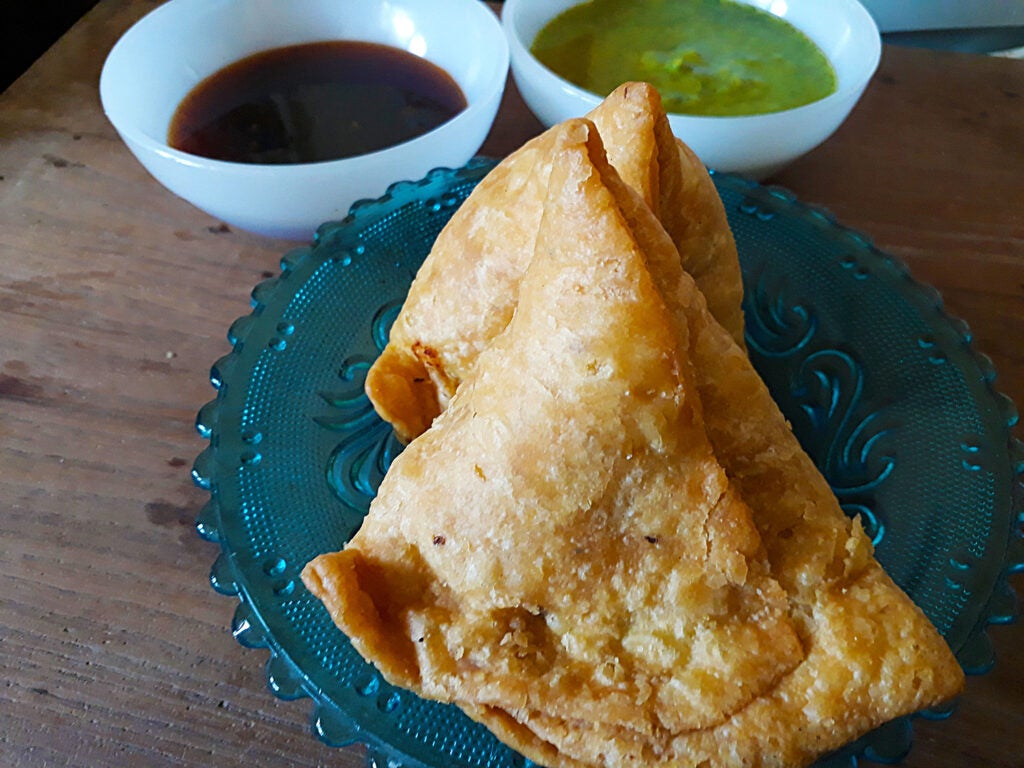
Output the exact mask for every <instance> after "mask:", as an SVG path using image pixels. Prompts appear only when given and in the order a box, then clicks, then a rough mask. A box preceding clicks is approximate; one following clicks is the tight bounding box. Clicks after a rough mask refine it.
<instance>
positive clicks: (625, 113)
mask: <svg viewBox="0 0 1024 768" xmlns="http://www.w3.org/2000/svg"><path fill="white" fill-rule="evenodd" d="M589 118H590V119H591V120H593V122H594V124H595V125H596V126H597V129H598V132H599V133H600V134H601V137H602V140H603V141H604V144H605V146H606V150H607V154H608V159H609V161H610V162H611V164H612V165H613V166H614V167H615V168H616V169H617V170H618V172H619V173H620V175H621V176H622V178H623V179H624V180H625V182H626V183H627V184H629V185H630V186H631V187H632V188H633V189H634V190H635V191H636V192H637V193H638V194H639V195H640V196H641V197H642V198H643V200H644V202H646V203H647V205H648V206H650V207H651V208H652V209H653V210H655V211H658V212H659V216H660V217H661V218H662V220H663V222H664V224H665V227H666V229H667V230H668V231H669V232H670V234H671V235H672V236H673V237H677V238H679V243H680V246H681V247H680V248H678V250H679V251H680V253H681V254H682V256H681V257H682V258H683V260H684V268H685V269H687V271H690V272H691V274H693V275H694V276H695V277H696V279H697V283H698V285H699V286H701V287H702V288H703V289H704V290H706V291H707V292H708V295H709V301H710V306H711V307H712V308H713V310H714V311H716V312H721V313H722V318H721V319H722V322H723V323H724V324H725V325H726V327H727V328H729V329H730V331H731V332H733V333H734V336H735V338H736V339H737V340H738V342H739V343H740V344H742V332H743V331H742V327H743V326H742V311H741V309H740V301H741V299H742V283H741V279H740V272H739V262H738V260H737V255H736V248H735V244H734V243H733V239H732V234H731V232H730V230H729V227H728V222H727V221H726V219H725V212H724V210H723V209H722V203H721V201H720V200H719V198H718V194H717V192H716V191H715V189H714V185H713V184H712V182H711V179H710V177H709V176H708V174H707V171H706V170H705V169H704V167H703V165H701V164H700V162H699V161H698V160H696V158H695V156H693V155H692V153H689V150H688V149H686V148H685V147H684V146H682V145H681V144H680V143H678V142H677V140H676V139H675V138H674V137H673V136H672V132H671V129H670V127H669V124H668V119H667V117H666V116H665V113H664V110H663V109H662V107H661V98H660V96H659V95H658V93H657V91H656V90H655V89H654V88H652V87H651V86H650V85H648V84H646V83H627V84H625V85H623V86H621V87H620V88H618V89H616V91H615V92H614V93H612V94H611V95H610V96H609V97H608V98H607V99H605V100H604V101H603V102H602V103H601V104H600V105H599V106H598V107H597V108H596V109H595V110H594V111H593V112H592V113H591V114H590V115H589ZM554 135H555V132H554V129H552V130H549V131H547V132H546V133H544V134H542V135H541V136H538V137H537V138H535V139H533V140H532V141H530V142H527V143H526V144H525V145H523V147H521V148H520V149H519V150H517V151H516V152H514V153H513V154H511V155H510V156H509V157H507V158H506V159H505V160H504V161H502V162H501V163H500V164H499V165H498V166H497V167H496V168H495V169H494V170H493V171H491V173H489V174H488V175H487V176H486V177H485V178H484V179H483V180H482V181H481V182H480V184H479V185H478V186H477V188H476V189H475V190H474V191H473V192H472V194H471V195H470V196H469V198H468V199H467V200H466V201H465V203H464V204H463V205H462V207H461V208H460V209H459V211H457V212H456V214H455V215H454V216H453V218H452V220H451V221H450V222H449V223H448V225H447V226H446V227H445V229H444V230H443V231H442V232H441V234H440V235H439V237H438V238H437V241H436V242H435V244H434V246H433V248H432V250H431V252H430V254H429V256H428V257H427V259H426V260H425V262H424V264H423V265H422V267H421V268H420V270H419V272H418V273H417V276H416V279H415V280H414V281H413V284H412V286H411V288H410V290H409V294H408V296H407V298H406V301H405V304H404V305H403V307H402V310H401V312H400V313H399V315H398V318H397V319H396V320H395V323H394V325H393V326H392V328H391V333H390V338H389V342H388V345H387V347H386V348H385V349H384V352H383V353H382V354H381V356H380V357H379V358H378V359H377V361H376V362H375V363H374V365H373V367H372V368H371V370H370V372H369V374H368V376H367V382H366V390H367V394H368V395H369V397H370V400H371V401H372V402H373V404H374V407H375V408H376V409H377V412H378V413H379V414H380V415H381V417H382V418H384V419H385V420H386V421H388V422H390V423H391V424H392V425H393V426H394V428H395V432H396V433H397V434H398V436H399V437H401V438H402V439H403V440H404V441H406V442H408V441H409V440H411V439H412V438H414V437H415V436H416V435H418V434H420V433H421V432H423V431H424V430H425V429H426V428H427V427H428V426H429V425H430V423H431V421H432V420H433V419H434V417H436V416H437V414H438V413H440V412H441V411H442V410H443V409H444V408H445V407H446V406H447V404H448V401H449V400H450V399H451V396H452V395H453V394H454V392H455V390H456V388H457V387H458V384H459V382H461V381H462V379H463V378H464V377H465V376H466V374H467V373H468V372H469V370H470V369H471V368H472V366H473V364H474V363H475V362H476V358H477V356H478V355H479V354H480V352H481V351H482V350H483V349H484V348H486V347H487V346H488V345H489V344H490V342H491V340H492V339H493V338H494V336H495V335H497V334H498V333H499V332H500V331H501V330H502V329H504V327H505V326H506V325H507V324H508V321H509V319H510V318H511V317H512V313H513V311H514V309H515V306H516V302H517V300H518V299H517V297H518V293H519V282H520V280H521V279H522V276H523V273H524V272H525V271H526V268H527V266H528V264H529V260H530V259H531V258H532V255H533V244H534V241H535V239H536V236H537V231H538V228H539V226H540V220H541V212H542V209H543V205H544V200H545V198H546V193H547V186H548V179H549V176H550V171H551V153H552V148H553V144H554ZM688 153H689V154H688ZM684 173H685V174H686V176H685V178H684V177H683V174H684Z"/></svg>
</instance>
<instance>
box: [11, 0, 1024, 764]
mask: <svg viewBox="0 0 1024 768" xmlns="http://www.w3.org/2000/svg"><path fill="white" fill-rule="evenodd" d="M156 5H157V3H155V2H147V1H145V0H103V1H102V2H101V3H100V4H99V5H98V6H97V7H96V8H95V9H94V10H93V11H91V12H90V13H89V14H88V15H87V16H86V17H85V18H84V19H83V20H82V21H81V22H79V24H78V25H76V26H75V27H74V28H73V29H72V30H71V32H70V33H69V34H68V35H66V36H65V37H64V38H62V39H61V40H60V41H59V42H58V43H57V44H56V45H55V46H54V47H53V48H52V49H51V50H50V51H49V52H48V53H47V54H46V55H45V56H44V57H43V58H42V59H41V60H40V61H38V62H37V63H36V65H35V66H34V67H33V68H32V69H31V70H29V72H28V73H26V74H25V75H24V76H23V77H22V78H21V79H19V80H18V81H17V82H16V83H15V84H14V85H13V86H12V87H11V88H10V89H9V90H8V91H7V92H5V93H4V94H3V95H0V520H2V526H0V595H2V597H0V765H4V766H12V768H40V767H42V766H146V767H147V768H162V767H163V766H208V765H216V766H243V765H244V766H253V765H259V766H264V767H268V768H272V767H273V766H319V765H328V764H329V765H331V766H339V767H341V768H344V766H351V767H354V766H357V765H361V764H362V752H361V750H360V749H358V748H353V749H346V750H333V749H329V748H327V747H325V746H323V745H321V744H320V743H319V742H318V741H317V740H316V739H315V738H314V737H313V736H311V735H310V733H309V726H308V712H309V704H308V702H301V701H300V702H280V701H277V700H276V699H274V697H273V696H272V695H271V694H270V693H269V692H268V691H267V689H266V683H265V679H264V676H263V668H262V667H263V663H264V661H265V658H266V654H265V652H263V651H254V650H246V649H243V648H241V647H240V646H238V645H237V643H235V641H234V640H233V639H232V637H231V635H230V633H229V631H228V626H229V623H230V619H231V615H232V612H233V610H234V604H233V603H234V601H233V600H232V599H227V598H223V597H220V596H218V595H216V594H215V593H214V592H213V591H212V590H211V589H210V587H209V585H208V582H207V574H208V571H209V568H210V565H211V563H212V561H213V559H214V557H215V555H216V551H217V550H216V547H215V546H214V545H212V544H208V543H206V542H204V541H202V540H200V539H199V538H198V536H197V535H196V534H195V532H194V530H193V527H192V523H193V520H194V517H195V514H196V512H197V511H198V510H199V508H200V507H201V506H202V504H203V503H204V501H205V498H206V496H205V494H204V493H202V492H200V491H199V490H197V489H196V488H194V487H193V486H192V483H191V480H190V477H189V470H190V467H191V463H192V460H193V458H194V456H195V455H196V454H197V453H198V452H199V451H200V450H201V449H202V448H203V442H202V441H201V440H200V439H199V438H198V436H196V434H195V432H194V428H193V423H194V418H195V413H196V411H197V410H198V408H199V407H200V406H201V405H202V404H203V403H204V402H206V401H207V400H209V399H210V398H211V397H212V395H213V390H212V389H211V388H210V386H209V383H208V381H207V371H208V370H209V366H210V364H211V363H212V362H213V361H214V360H216V359H217V358H218V357H220V356H221V355H222V354H224V353H225V352H226V351H227V350H228V345H227V342H226V340H225V333H226V330H227V328H228V326H229V324H230V323H231V321H232V320H233V319H234V318H236V317H237V316H239V315H241V314H244V313H246V312H247V311H248V306H249V305H248V296H249V291H250V290H251V288H252V286H254V285H255V284H256V283H257V282H259V281H260V280H261V279H262V278H264V277H267V276H270V275H273V274H276V273H277V271H278V261H279V258H280V256H281V255H282V254H283V253H284V252H285V251H286V250H288V249H289V248H290V247H293V246H294V245H295V244H294V243H287V242H283V241H270V240H267V239H265V238H260V237H257V236H255V235H249V234H247V233H244V232H236V231H232V230H230V229H229V228H227V227H225V226H224V225H223V224H221V222H219V221H217V220H215V219H212V218H210V217H209V216H207V215H206V214H204V213H202V212H200V211H198V210H196V209H194V208H192V207H191V206H190V205H188V204H187V203H185V202H183V201H181V200H179V199H178V198H176V197H174V196H173V195H171V194H170V193H168V192H166V191H165V190H164V189H163V188H162V187H160V186H159V185H158V184H157V183H156V182H154V181H153V180H152V179H151V178H150V177H149V176H148V175H147V173H146V172H145V171H144V170H143V169H142V168H141V166H139V164H138V163H137V162H136V161H135V160H134V159H133V158H132V157H131V155H130V154H129V152H128V150H127V149H126V148H125V147H124V145H123V144H121V142H120V141H119V140H118V138H117V135H116V134H115V132H114V130H113V128H112V127H111V126H110V125H109V123H107V121H106V119H105V118H104V116H103V113H102V110H101V108H100V104H99V98H98V94H97V83H98V78H99V72H100V67H101V66H102V62H103V59H104V57H105V55H106V53H107V51H108V50H109V49H110V47H111V45H112V44H113V43H114V41H115V40H116V39H117V37H118V36H119V35H120V34H121V33H122V32H123V31H124V30H125V29H127V28H128V26H130V25H131V23H133V22H134V21H135V20H136V19H138V18H139V17H141V16H142V15H143V14H144V13H145V12H147V11H148V10H150V9H151V8H153V7H155V6H156ZM1021 125H1024V63H1021V62H1017V61H1007V60H992V59H986V58H982V57H977V56H969V55H962V54H946V53H931V52H926V51H918V50H911V49H905V50H901V49H895V48H888V49H886V51H885V55H884V58H883V63H882V68H881V70H880V72H879V74H878V75H877V76H876V78H875V80H874V81H873V83H872V84H871V86H870V87H869V89H868V91H867V93H866V94H865V97H864V99H863V101H862V103H861V104H860V105H859V106H858V108H857V109H856V110H855V112H854V113H853V115H851V117H850V119H849V120H848V121H847V123H846V124H845V125H844V126H843V127H842V128H841V129H840V130H839V132H837V134H836V135H835V136H834V137H833V138H832V139H830V140H829V141H828V142H826V143H825V144H824V145H823V146H822V147H820V148H819V149H818V150H816V151H815V152H813V153H811V154H810V155H808V156H807V157H806V158H804V159H802V160H800V161H798V162H797V163H795V164H794V165H792V166H791V167H790V168H788V169H787V170H785V171H784V172H783V173H782V174H780V175H779V176H778V178H777V179H776V180H775V181H777V182H778V183H780V184H782V185H784V186H786V187H788V188H790V189H791V190H793V191H794V192H795V193H796V194H797V195H798V196H799V197H800V198H801V199H803V200H805V201H807V202H810V203H814V204H818V205H823V206H826V207H828V208H829V209H831V210H832V211H833V212H834V213H835V214H836V215H837V216H838V217H839V219H840V220H841V221H843V222H844V223H846V224H848V225H850V226H854V227H856V228H858V229H860V230H862V231H864V232H867V233H869V234H870V235H871V236H872V237H874V239H875V240H876V242H877V243H878V245H879V246H880V247H882V248H883V249H885V250H888V251H890V252H892V253H894V254H896V255H898V256H899V257H901V258H903V259H904V260H906V261H907V263H908V264H909V265H910V266H911V268H912V270H913V272H914V274H915V275H916V276H917V277H918V278H920V279H922V280H924V281H927V282H930V283H932V284H934V285H936V286H937V287H938V288H939V289H940V290H941V291H942V293H943V295H944V297H945V300H946V303H947V307H948V308H949V310H950V311H951V313H953V314H954V315H957V316H960V317H962V318H964V319H965V320H967V322H968V323H969V324H970V325H971V328H972V329H973V331H974V335H975V339H976V345H977V347H978V348H979V349H980V350H982V351H983V352H985V353H986V354H988V355H989V356H991V357H992V359H993V361H994V362H995V364H996V367H997V369H998V371H999V373H1000V378H999V388H1000V389H1001V390H1002V391H1004V392H1006V393H1007V394H1008V395H1010V396H1011V397H1012V398H1013V399H1014V400H1015V401H1016V402H1018V403H1024V352H1022V347H1021V339H1024V194H1022V189H1024V186H1022V183H1021V177H1022V174H1024V141H1022V140H1021V133H1020V126H1021ZM539 131H540V125H539V124H538V123H537V121H536V120H535V119H534V118H533V117H532V116H531V115H530V114H529V112H528V111H527V110H526V109H525V107H524V106H523V104H522V102H521V100H520V99H519V97H518V95H517V94H516V93H515V91H514V89H510V90H509V92H508V94H507V95H506V97H505V100H504V103H503V105H502V111H501V114H500V117H499V121H498V123H497V124H496V126H495V128H494V130H493V132H492V134H491V136H490V138H489V139H488V142H487V144H486V145H485V147H484V148H483V152H485V153H487V154H491V155H502V154H504V153H506V152H508V151H510V150H511V149H513V148H514V147H516V146H518V145H519V144H520V143H522V141H524V140H525V139H526V138H529V137H530V136H532V135H535V134H536V133H538V132H539ZM1014 583H1015V585H1016V586H1017V588H1018V590H1021V589H1024V580H1022V579H1021V578H1020V577H1015V582H1014ZM991 636H992V639H993V641H994V643H995V646H996V651H997V656H998V662H997V666H996V669H995V671H994V672H993V673H991V674H989V675H986V676H984V677H980V678H972V679H971V680H970V681H969V683H968V689H967V693H966V694H965V696H964V697H963V701H962V704H961V707H960V709H959V711H958V712H957V713H956V714H955V715H954V716H953V718H952V719H951V720H949V721H947V722H943V723H927V722H922V723H919V724H918V726H917V737H916V745H915V749H914V751H913V752H912V753H911V755H910V757H909V758H908V759H907V760H906V761H905V762H904V765H905V766H910V767H911V768H954V767H956V768H960V767H961V766H966V765H971V766H986V767H987V768H1021V766H1024V738H1022V736H1021V734H1024V693H1022V692H1024V654H1022V652H1021V650H1020V647H1021V646H1022V645H1024V625H1021V624H1019V623H1018V624H1015V625H1012V626H1008V627H995V628H993V629H992V631H991Z"/></svg>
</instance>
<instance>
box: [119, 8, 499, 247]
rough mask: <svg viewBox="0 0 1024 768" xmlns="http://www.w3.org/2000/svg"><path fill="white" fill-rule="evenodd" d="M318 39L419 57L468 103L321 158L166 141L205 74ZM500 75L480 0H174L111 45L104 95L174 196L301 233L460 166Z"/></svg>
mask: <svg viewBox="0 0 1024 768" xmlns="http://www.w3.org/2000/svg"><path fill="white" fill-rule="evenodd" d="M321 40H362V41H368V42H374V43H383V44H385V45H391V46H394V47H397V48H401V49H403V50H407V51H409V52H411V53H414V54H416V55H418V56H422V57H423V58H425V59H427V60H428V61H430V62H432V63H434V64H436V65H438V66H439V67H441V68H442V69H444V70H446V71H447V72H448V73H449V74H450V75H451V76H452V77H453V78H454V79H455V82H456V83H458V84H459V87H460V88H461V89H462V92H463V94H465V96H466V101H467V103H468V106H467V108H466V109H465V110H463V111H462V112H461V113H459V114H458V115H456V116H455V117H454V118H452V119H451V120H450V121H448V122H447V123H445V124H443V125H441V126H439V127H437V128H435V129H434V130H432V131H430V132H428V133H426V134H424V135H422V136H419V137H417V138H415V139H412V140H410V141H407V142H404V143H402V144H397V145H395V146H393V147H389V148H387V149H383V150H380V151H378V152H371V153H369V154H365V155H359V156H356V157H350V158H344V159H341V160H332V161H327V162H321V163H302V164H293V165H256V164H248V163H231V162H224V161H221V160H210V159H208V158H204V157H198V156H196V155H191V154H188V153H185V152H181V151H180V150H177V149H173V148H171V147H170V146H168V144H167V131H168V128H169V126H170V122H171V118H172V117H173V115H174V112H175V110H176V109H177V107H178V105H179V104H180V103H181V100H182V99H183V98H184V97H185V96H186V95H187V94H188V93H189V92H190V91H191V90H192V88H194V87H195V86H196V85H197V84H198V83H199V82H200V81H201V80H203V79H204V78H206V77H208V76H209V75H212V74H214V73H215V72H217V71H219V70H220V69H222V68H223V67H225V66H226V65H228V64H231V63H233V62H235V61H238V60H239V59H242V58H244V57H246V56H249V55H251V54H254V53H258V52H259V51H263V50H267V49H270V48H277V47H281V46H287V45H296V44H299V43H308V42H315V41H321ZM507 73H508V46H507V44H506V42H505V35H504V32H503V31H502V28H501V25H500V24H499V22H498V20H497V18H496V17H495V15H494V14H493V13H492V12H491V11H490V10H489V9H488V8H487V6H486V5H485V4H484V3H481V2H479V0H431V2H429V3H428V2H424V0H171V1H170V2H168V3H166V4H164V5H162V6H160V7H158V8H157V9H156V10H154V11H152V12H151V13H150V14H149V15H147V16H145V17H144V18H142V19H141V20H140V21H139V22H138V23H136V24H135V26H133V27H132V28H131V29H129V30H128V31H127V32H126V33H125V34H124V36H123V37H122V38H121V39H120V40H119V41H118V42H117V44H116V45H115V46H114V47H113V49H112V50H111V52H110V54H109V56H108V57H107V60H106V63H105V64H104V66H103V72H102V75H101V76H100V99H101V101H102V102H103V109H104V111H105V112H106V114H107V118H108V119H109V120H110V122H111V123H113V125H114V127H115V128H116V129H117V132H118V133H119V134H120V136H121V138H122V139H123V140H124V142H125V144H127V145H128V147H129V149H131V151H132V152H133V153H134V154H135V156H136V157H137V158H138V159H139V161H140V162H141V163H142V164H143V165H144V166H145V167H146V169H147V170H148V171H149V172H150V173H151V174H152V175H153V176H154V177H155V178H156V179H157V180H158V181H159V182H160V183H161V184H163V185H164V186H165V187H167V188H168V189H169V190H170V191H171V192H173V193H174V194H176V195H178V196H180V197H182V198H184V199H185V200H188V201H189V202H190V203H192V204H193V205H195V206H196V207H198V208H201V209H202V210H204V211H206V212H207V213H209V214H211V215H212V216H215V217H216V218H218V219H220V220H222V221H225V222H227V223H228V224H231V225H233V226H237V227H239V228H241V229H247V230H251V231H253V232H258V233H260V234H265V235H270V236H273V237H284V238H289V239H309V238H310V237H311V236H312V234H313V233H314V231H315V230H316V227H317V226H318V225H319V224H321V223H323V222H325V221H329V220H332V219H340V218H343V217H344V216H345V215H346V214H347V213H348V210H349V207H350V206H351V204H352V203H353V202H355V201H356V200H360V199H363V198H377V197H380V196H381V195H383V194H384V192H385V191H386V189H387V187H388V185H389V184H391V183H392V182H395V181H402V180H416V179H420V178H422V177H423V176H425V175H426V174H427V172H428V171H430V170H431V169H433V168H436V167H438V166H447V167H452V168H458V167H461V166H462V165H464V164H465V163H466V161H468V160H469V159H470V158H471V157H472V156H473V154H474V153H475V152H476V151H477V149H479V148H480V145H481V144H482V143H483V141H484V139H485V138H486V137H487V133H488V131H489V130H490V127H491V124H492V123H493V122H494V117H495V115H496V113H497V111H498V105H499V104H500V102H501V96H502V92H503V91H504V88H505V81H506V77H507Z"/></svg>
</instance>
